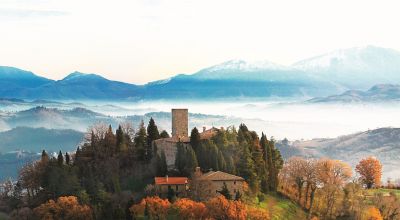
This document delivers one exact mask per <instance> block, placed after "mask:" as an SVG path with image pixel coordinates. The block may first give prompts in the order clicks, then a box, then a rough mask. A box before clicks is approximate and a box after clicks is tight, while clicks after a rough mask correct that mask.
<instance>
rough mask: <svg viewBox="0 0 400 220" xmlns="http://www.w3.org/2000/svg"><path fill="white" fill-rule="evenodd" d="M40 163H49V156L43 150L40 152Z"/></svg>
mask: <svg viewBox="0 0 400 220" xmlns="http://www.w3.org/2000/svg"><path fill="white" fill-rule="evenodd" d="M41 161H42V162H44V163H47V162H49V155H48V154H47V152H46V151H45V150H43V151H42V157H41Z"/></svg>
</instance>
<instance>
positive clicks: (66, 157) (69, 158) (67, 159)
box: [65, 152, 71, 165]
mask: <svg viewBox="0 0 400 220" xmlns="http://www.w3.org/2000/svg"><path fill="white" fill-rule="evenodd" d="M70 161H71V157H70V156H69V154H68V152H66V153H65V164H67V165H70V164H69V163H70Z"/></svg>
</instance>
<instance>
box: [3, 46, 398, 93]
mask: <svg viewBox="0 0 400 220" xmlns="http://www.w3.org/2000/svg"><path fill="white" fill-rule="evenodd" d="M399 72H400V52H398V51H395V50H392V49H387V48H380V47H374V46H367V47H361V48H350V49H345V50H338V51H334V52H331V53H327V54H324V55H320V56H317V57H313V58H310V59H305V60H302V61H299V62H296V63H295V64H293V65H290V66H282V65H278V64H274V63H272V62H269V61H259V62H247V61H244V60H231V61H227V62H224V63H221V64H218V65H215V66H212V67H208V68H204V69H202V70H200V71H198V72H196V73H193V74H179V75H176V76H174V77H171V78H168V79H163V80H159V81H154V82H149V83H147V84H145V85H134V84H129V83H123V82H118V81H112V80H108V79H106V78H104V77H102V76H100V75H97V74H84V73H80V72H74V73H71V74H69V75H68V76H67V77H65V78H64V79H62V80H51V79H46V78H44V77H40V76H38V75H35V74H33V73H32V72H29V71H25V70H20V69H17V68H14V67H5V66H2V67H0V80H1V81H0V97H3V98H19V99H29V100H35V99H48V100H142V99H150V100H153V99H206V98H238V97H239V98H240V97H251V98H269V97H317V96H329V95H334V94H338V93H340V92H344V91H346V90H353V89H357V90H359V89H361V90H364V89H367V88H369V87H371V86H373V85H375V84H387V83H400V74H399Z"/></svg>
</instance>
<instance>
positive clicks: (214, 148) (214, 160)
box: [208, 142, 221, 170]
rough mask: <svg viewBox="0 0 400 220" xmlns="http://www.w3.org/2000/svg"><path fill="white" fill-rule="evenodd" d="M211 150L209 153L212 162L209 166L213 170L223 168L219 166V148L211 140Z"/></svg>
mask: <svg viewBox="0 0 400 220" xmlns="http://www.w3.org/2000/svg"><path fill="white" fill-rule="evenodd" d="M209 149H210V151H209V153H208V157H209V158H210V164H208V167H209V168H212V169H213V170H221V169H220V167H219V161H218V160H219V157H218V155H219V154H218V148H217V146H216V145H215V144H214V143H212V142H211V145H210V148H209Z"/></svg>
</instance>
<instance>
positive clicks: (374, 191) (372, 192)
mask: <svg viewBox="0 0 400 220" xmlns="http://www.w3.org/2000/svg"><path fill="white" fill-rule="evenodd" d="M367 192H368V195H370V196H373V195H374V194H375V193H382V194H383V195H384V196H388V195H389V193H390V192H394V193H395V194H396V196H397V197H399V198H400V190H398V189H369V190H367Z"/></svg>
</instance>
